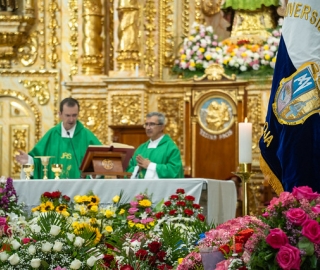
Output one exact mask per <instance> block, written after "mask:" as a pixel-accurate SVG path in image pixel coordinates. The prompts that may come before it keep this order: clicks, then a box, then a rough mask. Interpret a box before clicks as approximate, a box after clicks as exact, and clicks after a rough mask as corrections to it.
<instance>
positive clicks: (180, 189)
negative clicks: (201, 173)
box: [176, 188, 184, 194]
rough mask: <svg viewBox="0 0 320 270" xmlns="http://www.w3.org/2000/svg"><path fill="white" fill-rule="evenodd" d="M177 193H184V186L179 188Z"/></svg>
mask: <svg viewBox="0 0 320 270" xmlns="http://www.w3.org/2000/svg"><path fill="white" fill-rule="evenodd" d="M176 193H177V194H184V189H183V188H178V189H177V191H176Z"/></svg>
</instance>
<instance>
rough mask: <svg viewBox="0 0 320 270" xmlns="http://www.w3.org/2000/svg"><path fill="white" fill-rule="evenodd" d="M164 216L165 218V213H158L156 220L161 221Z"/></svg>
mask: <svg viewBox="0 0 320 270" xmlns="http://www.w3.org/2000/svg"><path fill="white" fill-rule="evenodd" d="M163 216H164V213H163V212H158V213H156V218H157V219H161V218H162V217H163Z"/></svg>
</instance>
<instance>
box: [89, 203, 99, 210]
mask: <svg viewBox="0 0 320 270" xmlns="http://www.w3.org/2000/svg"><path fill="white" fill-rule="evenodd" d="M88 209H89V210H90V211H92V212H98V210H99V207H98V205H96V204H89V205H88Z"/></svg>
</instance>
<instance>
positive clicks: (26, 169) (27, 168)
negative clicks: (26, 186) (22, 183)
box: [22, 163, 34, 180]
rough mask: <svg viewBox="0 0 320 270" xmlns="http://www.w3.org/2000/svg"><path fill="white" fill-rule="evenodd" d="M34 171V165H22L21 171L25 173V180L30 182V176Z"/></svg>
mask: <svg viewBox="0 0 320 270" xmlns="http://www.w3.org/2000/svg"><path fill="white" fill-rule="evenodd" d="M33 169H34V165H33V164H28V163H27V164H23V165H22V170H23V171H24V172H25V174H26V180H30V175H31V173H32V172H33Z"/></svg>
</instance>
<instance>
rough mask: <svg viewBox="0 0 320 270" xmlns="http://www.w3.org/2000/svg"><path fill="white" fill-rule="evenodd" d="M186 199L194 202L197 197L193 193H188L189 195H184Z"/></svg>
mask: <svg viewBox="0 0 320 270" xmlns="http://www.w3.org/2000/svg"><path fill="white" fill-rule="evenodd" d="M184 198H185V200H186V201H190V202H193V201H194V200H195V199H196V198H195V197H193V196H191V195H188V196H185V197H184Z"/></svg>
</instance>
